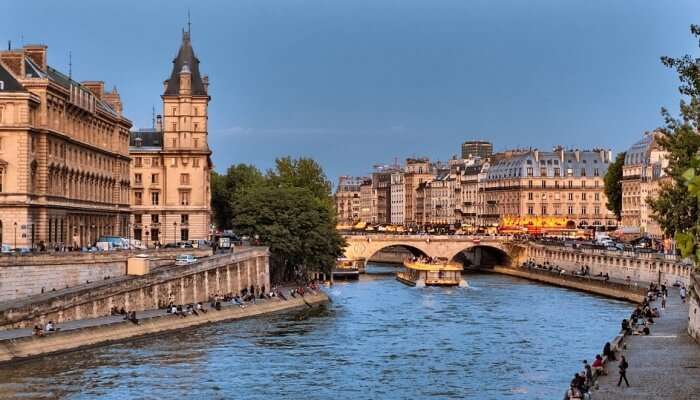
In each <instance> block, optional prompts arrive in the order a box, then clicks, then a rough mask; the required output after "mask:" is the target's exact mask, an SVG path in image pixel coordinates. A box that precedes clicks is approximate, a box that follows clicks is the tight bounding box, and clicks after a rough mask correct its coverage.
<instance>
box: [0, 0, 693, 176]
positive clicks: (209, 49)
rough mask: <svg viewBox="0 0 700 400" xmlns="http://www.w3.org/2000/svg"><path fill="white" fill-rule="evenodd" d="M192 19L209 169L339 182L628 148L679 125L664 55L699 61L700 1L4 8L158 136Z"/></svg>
mask: <svg viewBox="0 0 700 400" xmlns="http://www.w3.org/2000/svg"><path fill="white" fill-rule="evenodd" d="M188 9H189V10H190V13H191V19H192V42H193V46H194V49H195V51H196V53H197V56H198V58H199V59H200V62H201V64H200V68H201V71H202V73H204V74H208V75H209V77H210V81H211V86H210V94H211V96H212V102H211V105H210V120H209V135H210V136H209V143H210V146H211V148H212V150H213V152H214V155H213V160H214V164H215V167H216V170H218V171H225V169H226V168H227V167H228V166H229V165H231V164H234V163H248V164H254V165H256V166H258V167H259V168H261V169H267V168H270V167H271V166H272V165H273V162H274V159H275V157H282V156H286V155H291V156H293V157H298V156H308V157H313V158H314V159H316V160H317V161H318V162H319V163H321V165H322V166H323V167H324V169H325V171H326V173H327V175H328V177H329V178H330V179H331V180H333V181H334V182H336V180H337V177H338V175H346V174H348V175H362V174H366V173H368V172H370V170H371V166H372V165H373V164H388V163H391V162H393V161H394V159H395V158H398V159H399V160H403V159H404V158H406V157H409V156H427V157H430V158H431V159H442V160H446V159H448V158H450V157H451V156H452V155H457V154H459V152H460V145H461V143H462V142H463V141H465V140H470V139H481V140H489V141H491V142H493V143H494V150H503V149H506V148H512V147H538V148H540V149H543V150H549V149H550V148H552V147H553V146H554V145H558V144H560V145H564V146H566V147H578V148H591V147H604V148H610V149H612V150H613V151H615V152H618V151H624V150H625V149H626V148H628V147H629V146H630V145H631V144H632V143H634V142H635V141H637V140H639V139H640V138H641V136H642V134H643V132H644V131H649V130H653V129H654V128H656V127H658V126H661V125H662V124H663V120H662V118H661V116H660V113H659V110H660V108H661V107H666V108H668V109H669V110H671V111H672V112H673V113H674V114H675V113H677V111H678V102H679V100H680V94H679V93H678V90H677V86H678V80H677V77H676V75H675V72H674V71H672V70H669V69H667V68H665V67H664V66H663V65H661V63H660V61H659V58H660V57H661V56H662V55H669V56H680V55H683V54H686V53H690V54H698V51H697V50H698V48H697V43H695V42H694V41H693V39H692V38H691V35H690V33H689V26H690V24H692V23H700V2H698V1H696V0H677V1H673V0H666V1H658V2H654V3H650V2H645V1H623V0H605V1H604V0H590V1H585V2H584V1H562V0H548V1H545V0H536V1H527V2H525V1H516V0H510V1H507V0H473V1H464V0H449V1H448V0H433V1H427V0H426V1H415V0H403V1H388V0H373V1H368V0H355V1H351V2H350V1H347V2H339V1H335V2H329V1H327V0H326V1H324V0H305V1H302V0H269V1H265V2H261V1H256V0H239V1H235V2H229V1H198V2H194V1H175V0H173V1H164V0H163V1H141V2H136V1H131V0H127V1H121V2H109V3H108V2H88V1H70V2H55V1H48V0H38V1H32V2H19V1H13V2H4V3H3V7H2V11H3V15H5V17H6V18H5V20H4V21H3V24H1V25H0V39H1V40H4V41H5V42H4V43H7V41H8V40H11V41H12V43H13V46H14V47H19V46H21V44H22V43H43V44H46V45H48V46H49V49H48V56H49V64H50V65H52V66H53V67H56V68H58V69H60V70H62V71H64V72H67V71H68V53H69V52H71V53H72V74H73V77H74V79H76V80H80V81H83V80H93V79H99V80H104V81H105V83H106V86H107V87H108V88H111V87H112V86H114V85H116V86H117V88H118V90H119V92H120V94H121V96H122V101H123V103H124V112H125V114H126V116H127V117H128V118H129V119H131V120H132V121H133V123H134V127H135V128H140V127H150V126H151V118H152V107H153V106H155V107H156V113H161V112H162V105H161V100H160V95H161V94H162V91H163V81H164V80H165V79H167V78H168V74H169V72H170V68H171V62H172V59H173V58H174V56H175V54H176V51H177V49H178V46H179V44H180V38H181V31H182V29H183V28H186V25H187V11H188ZM693 18H696V19H695V20H694V19H693Z"/></svg>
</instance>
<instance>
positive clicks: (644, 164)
mask: <svg viewBox="0 0 700 400" xmlns="http://www.w3.org/2000/svg"><path fill="white" fill-rule="evenodd" d="M658 135H659V134H658V133H655V132H647V133H645V134H644V138H643V139H642V140H640V141H638V142H637V143H635V144H634V145H632V146H631V147H630V148H629V150H627V153H626V154H625V162H624V165H623V167H622V212H621V217H622V218H621V219H622V221H621V225H622V228H623V231H624V232H625V233H627V234H632V235H634V234H647V235H649V236H652V237H655V238H657V239H660V238H661V237H662V236H663V232H662V230H661V227H660V226H659V224H658V223H657V222H656V221H654V219H653V218H652V209H651V207H650V206H649V203H648V201H649V199H653V198H656V196H657V195H658V191H659V189H660V185H661V183H662V182H665V181H668V182H670V177H669V176H668V175H666V173H665V171H664V170H665V168H666V167H667V166H668V160H667V153H666V152H665V151H664V150H662V149H661V147H660V146H659V144H658Z"/></svg>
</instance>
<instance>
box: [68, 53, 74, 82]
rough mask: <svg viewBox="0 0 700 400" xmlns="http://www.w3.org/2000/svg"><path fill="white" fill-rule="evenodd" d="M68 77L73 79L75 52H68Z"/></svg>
mask: <svg viewBox="0 0 700 400" xmlns="http://www.w3.org/2000/svg"><path fill="white" fill-rule="evenodd" d="M68 79H73V52H71V51H69V52H68Z"/></svg>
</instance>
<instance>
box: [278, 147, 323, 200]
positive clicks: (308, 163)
mask: <svg viewBox="0 0 700 400" xmlns="http://www.w3.org/2000/svg"><path fill="white" fill-rule="evenodd" d="M267 175H268V177H269V178H270V181H271V183H272V184H273V185H275V186H286V187H298V188H306V189H308V190H309V191H311V193H312V194H313V195H314V196H316V197H317V198H319V199H322V200H324V201H331V200H332V197H331V196H332V195H331V182H330V181H329V180H328V178H327V177H326V174H325V173H324V172H323V168H321V166H320V165H318V163H317V162H316V161H314V160H313V159H311V158H304V157H302V158H299V159H292V158H291V157H283V158H278V159H276V160H275V169H274V170H271V171H268V173H267Z"/></svg>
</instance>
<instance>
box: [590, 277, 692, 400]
mask: <svg viewBox="0 0 700 400" xmlns="http://www.w3.org/2000/svg"><path fill="white" fill-rule="evenodd" d="M667 303H668V304H667V307H666V310H665V311H662V312H661V318H658V319H655V320H654V321H655V324H654V325H652V327H651V335H649V336H626V337H625V340H624V342H623V343H624V344H625V346H624V347H625V348H623V350H622V354H623V355H624V356H625V357H626V358H627V362H628V363H629V369H628V370H627V379H628V380H629V382H630V385H631V386H630V387H626V385H625V383H624V382H623V383H622V385H623V386H620V387H618V386H617V380H618V378H619V375H618V368H617V365H618V363H617V362H613V363H611V364H610V365H609V367H608V371H609V375H608V376H603V377H601V378H600V379H599V381H598V382H599V386H600V388H599V390H595V391H593V396H592V397H593V399H595V400H601V399H611V400H613V399H614V400H625V399H630V400H631V399H634V400H639V399H683V400H685V399H700V344H699V343H697V342H695V341H694V340H693V339H692V338H691V337H690V336H689V335H688V332H687V326H688V303H685V304H683V303H681V300H680V296H679V294H678V289H677V288H670V289H669V299H668V302H667ZM654 306H655V307H658V308H661V301H656V302H654ZM610 339H611V340H612V338H610ZM601 350H602V346H601ZM593 356H594V355H591V357H590V358H589V359H592V358H594V357H593ZM618 359H619V357H618Z"/></svg>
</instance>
